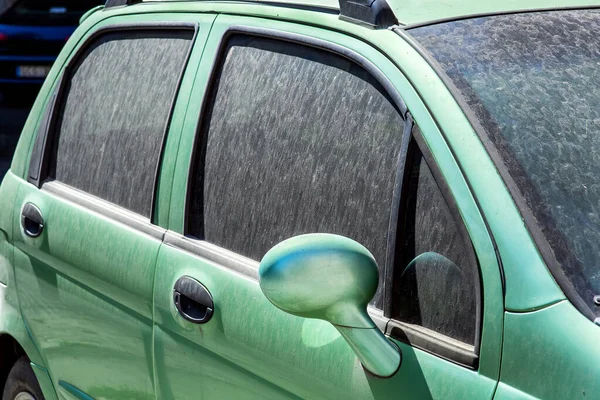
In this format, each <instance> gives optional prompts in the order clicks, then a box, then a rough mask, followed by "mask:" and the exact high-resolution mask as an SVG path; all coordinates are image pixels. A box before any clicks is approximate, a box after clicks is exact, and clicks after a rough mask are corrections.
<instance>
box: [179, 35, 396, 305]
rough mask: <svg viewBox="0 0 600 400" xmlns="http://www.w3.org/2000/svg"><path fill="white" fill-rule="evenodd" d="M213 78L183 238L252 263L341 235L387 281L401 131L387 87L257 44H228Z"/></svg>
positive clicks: (285, 48) (303, 52)
mask: <svg viewBox="0 0 600 400" xmlns="http://www.w3.org/2000/svg"><path fill="white" fill-rule="evenodd" d="M218 71H219V72H218V74H217V77H216V81H215V82H214V84H213V87H212V89H211V90H212V91H211V93H210V100H209V102H208V104H209V106H208V108H207V109H206V110H205V113H204V123H203V125H202V129H201V132H200V134H201V137H200V139H199V140H198V143H197V146H198V148H197V149H196V158H195V161H194V164H193V167H192V168H193V173H192V183H191V198H190V199H189V207H188V212H189V218H188V227H187V230H188V233H190V234H192V235H194V236H196V237H198V238H201V239H205V240H206V241H209V242H211V243H215V244H217V245H219V246H222V247H224V248H227V249H229V250H232V251H235V252H237V253H239V254H242V255H244V256H247V257H249V258H252V259H254V260H260V259H261V258H262V256H263V255H264V254H265V253H266V252H267V251H268V250H269V249H270V248H271V247H272V246H274V245H275V244H277V243H278V242H280V241H282V240H284V239H287V238H289V237H292V236H295V235H299V234H304V233H312V232H326V233H335V234H340V235H344V236H347V237H350V238H352V239H354V240H356V241H358V242H359V243H361V244H363V245H364V246H365V247H367V248H368V249H369V250H370V251H371V252H372V253H373V255H374V256H375V258H376V260H377V262H378V264H379V266H380V272H381V273H380V278H383V275H384V274H383V272H382V271H383V267H384V266H385V263H386V256H387V245H388V243H387V242H388V232H389V224H390V217H391V214H390V212H391V209H392V203H393V196H394V186H395V182H396V179H397V172H398V164H399V152H400V146H401V141H402V134H403V126H404V122H403V119H402V116H401V114H400V113H399V111H398V110H397V108H396V107H395V105H394V103H393V102H392V101H391V99H390V98H389V97H388V95H387V94H386V92H385V91H384V89H383V87H382V86H381V85H380V84H379V83H378V81H377V80H375V79H374V78H373V77H372V76H371V75H370V74H369V73H368V72H367V71H366V70H365V69H363V68H362V67H360V66H359V65H357V64H355V63H354V62H352V61H350V60H348V59H346V58H342V57H340V56H338V55H335V54H332V53H329V52H326V51H322V50H319V49H315V48H312V47H306V46H302V45H299V44H293V43H283V42H279V41H275V40H272V39H266V38H258V37H246V36H232V37H231V38H230V39H229V41H228V43H227V46H226V48H225V50H224V53H223V57H222V59H221V65H220V67H219V69H218ZM379 287H380V290H381V288H382V287H383V285H382V284H381V282H380V285H379ZM377 298H378V295H376V299H377Z"/></svg>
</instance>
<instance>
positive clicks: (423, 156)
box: [154, 15, 503, 399]
mask: <svg viewBox="0 0 600 400" xmlns="http://www.w3.org/2000/svg"><path fill="white" fill-rule="evenodd" d="M339 25H340V27H339V28H340V29H343V28H344V27H345V29H348V30H356V29H357V27H356V26H355V25H352V24H345V23H339ZM377 34H378V35H380V36H379V37H380V39H381V40H401V39H400V38H399V37H397V36H396V35H394V34H393V33H392V32H378V33H377ZM373 35H375V34H373ZM195 87H196V90H194V93H193V95H192V97H191V98H190V102H189V109H188V113H187V117H188V118H187V119H186V123H185V125H184V132H183V134H182V141H181V146H180V151H179V157H178V160H177V166H176V171H175V179H174V182H173V195H172V204H171V205H172V207H171V213H170V215H169V229H168V231H167V233H166V234H165V243H164V245H163V246H162V247H161V249H160V253H159V258H158V262H157V263H158V264H157V276H156V281H155V282H156V285H155V326H154V338H155V360H156V371H157V383H158V387H159V391H158V397H159V398H161V399H172V398H298V397H300V398H340V397H344V398H346V397H347V398H415V399H423V398H432V399H452V398H477V399H485V398H488V399H490V398H492V396H493V393H494V390H495V387H496V384H497V380H498V374H499V365H500V357H499V354H500V347H501V331H502V322H501V321H502V312H503V307H502V291H501V280H500V274H499V268H498V264H497V260H496V256H495V252H494V249H493V246H492V243H491V240H490V237H489V235H488V233H487V230H486V228H485V224H484V223H483V219H482V217H481V215H480V214H479V211H478V209H477V207H476V204H475V202H474V199H473V198H472V196H471V195H470V192H469V189H468V187H467V185H466V183H465V181H464V179H463V177H462V175H461V173H460V169H459V168H458V166H457V165H456V162H455V161H454V159H453V157H452V154H451V152H450V151H449V149H448V147H447V146H446V145H445V142H444V140H443V138H442V136H441V134H440V132H439V130H438V129H437V127H436V126H435V124H434V123H433V120H432V118H431V117H430V116H429V114H428V113H427V110H426V108H425V107H424V105H423V104H422V103H421V102H420V100H419V98H418V96H416V93H415V92H414V90H413V89H412V88H411V87H410V85H409V84H408V82H407V80H406V78H404V76H403V75H402V74H401V73H400V72H399V70H398V69H397V67H396V66H394V65H393V64H392V63H391V62H390V61H389V59H388V58H386V57H385V56H384V55H382V54H381V53H379V52H378V51H376V50H375V49H374V48H373V47H371V46H369V45H368V44H366V43H365V42H363V41H359V40H357V39H354V38H352V37H350V36H347V35H344V34H342V33H333V32H331V31H327V30H321V29H317V28H314V27H309V26H302V25H295V24H291V23H284V22H276V21H272V20H268V21H267V20H261V19H258V18H245V17H233V16H224V15H220V16H218V17H217V19H216V20H215V23H214V24H213V28H212V30H211V34H210V37H209V39H208V41H207V44H206V48H205V52H204V55H203V60H202V62H201V66H200V68H199V74H198V76H197V79H196V86H195ZM415 121H416V122H417V123H415ZM434 149H435V152H434V151H433V150H434ZM310 232H326V233H336V234H340V235H344V236H347V237H350V238H352V239H354V240H356V241H358V242H360V243H362V244H363V245H365V246H366V247H367V248H368V249H369V250H370V251H371V253H372V254H373V255H374V257H375V259H376V260H377V262H378V264H379V277H380V278H379V280H380V281H379V289H378V290H377V293H376V295H375V297H374V299H373V301H372V302H371V304H370V307H369V313H370V315H371V317H372V319H373V320H374V321H375V322H376V323H377V325H378V326H379V328H380V329H381V330H382V331H383V332H384V333H386V334H387V335H388V337H389V338H390V339H391V340H392V341H393V342H394V343H396V344H397V345H398V347H399V348H400V350H401V352H402V363H401V366H400V368H399V370H398V371H397V373H396V374H395V375H393V376H392V377H390V378H386V379H383V378H379V377H376V376H373V375H371V374H369V373H368V372H366V371H365V370H364V369H363V368H362V366H361V364H360V362H359V361H358V358H357V357H356V355H355V354H354V352H353V351H352V349H351V348H350V346H348V344H347V343H346V341H344V339H343V338H342V337H341V336H340V335H339V333H338V331H337V330H336V329H335V328H334V327H333V326H332V325H330V324H328V323H327V322H324V321H321V320H313V319H304V318H299V317H295V316H291V315H289V314H286V313H284V312H283V311H281V310H279V309H277V308H276V307H275V306H273V305H272V304H271V303H270V302H269V301H268V300H267V299H266V298H265V296H264V295H263V294H262V292H261V289H260V287H259V284H258V261H260V258H261V257H262V255H263V254H264V253H265V252H266V251H267V250H268V249H269V248H270V247H272V246H274V245H275V244H277V243H278V242H279V241H281V240H283V239H286V238H289V237H291V236H295V235H299V234H303V233H310ZM432 252H435V253H438V254H441V255H443V256H444V257H445V258H446V259H448V260H450V263H449V264H445V265H451V267H450V268H443V267H441V266H440V265H431V264H427V263H426V262H420V261H419V260H422V259H418V257H419V256H420V255H422V254H424V253H432ZM417 259H418V260H417ZM415 260H417V261H415ZM482 288H483V290H482ZM176 304H177V305H176Z"/></svg>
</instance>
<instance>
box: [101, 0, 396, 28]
mask: <svg viewBox="0 0 600 400" xmlns="http://www.w3.org/2000/svg"><path fill="white" fill-rule="evenodd" d="M338 1H339V4H340V18H341V19H344V20H347V21H350V22H355V23H358V24H361V25H366V26H369V27H371V28H374V29H385V28H388V27H390V26H392V25H396V24H398V19H397V18H396V15H394V12H393V11H392V9H391V8H390V6H389V4H388V3H387V1H386V0H338ZM141 2H142V0H107V1H106V4H105V5H104V8H105V9H106V8H112V7H125V6H130V5H133V4H137V3H141ZM267 3H268V1H267ZM298 4H300V3H298Z"/></svg>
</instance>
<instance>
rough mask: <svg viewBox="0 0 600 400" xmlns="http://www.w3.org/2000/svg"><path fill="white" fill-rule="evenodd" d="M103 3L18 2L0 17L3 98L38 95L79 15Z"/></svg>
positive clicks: (93, 0)
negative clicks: (26, 93) (28, 93)
mask: <svg viewBox="0 0 600 400" xmlns="http://www.w3.org/2000/svg"><path fill="white" fill-rule="evenodd" d="M103 3H104V1H103V0H17V1H16V3H15V4H13V5H12V6H11V7H10V8H9V9H8V10H7V11H6V12H5V13H3V14H2V15H0V92H2V93H4V96H5V97H11V96H13V95H16V94H17V93H23V90H24V89H28V88H30V89H33V90H34V91H35V92H37V90H38V89H39V87H40V85H41V83H42V82H43V81H44V78H45V77H46V75H47V74H48V71H49V70H50V67H51V66H52V63H53V62H54V60H55V59H56V56H57V55H58V53H59V52H60V50H61V48H62V47H63V45H64V44H65V42H66V41H67V39H68V38H69V36H70V35H71V34H72V33H73V31H74V30H75V28H76V27H77V25H78V23H79V19H80V18H81V16H82V15H83V14H84V13H85V12H86V11H88V10H89V9H91V8H93V7H95V6H97V5H100V4H103ZM15 89H16V90H18V92H16V91H15Z"/></svg>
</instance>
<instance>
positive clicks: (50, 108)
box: [27, 22, 199, 221]
mask: <svg viewBox="0 0 600 400" xmlns="http://www.w3.org/2000/svg"><path fill="white" fill-rule="evenodd" d="M180 30H190V31H193V34H192V37H191V39H190V43H189V47H188V49H187V53H186V55H185V57H184V62H183V65H182V67H181V71H180V73H179V76H178V77H177V87H176V89H175V93H174V95H173V98H172V99H171V103H170V105H169V113H168V115H167V121H166V125H165V131H164V133H163V137H162V141H161V148H160V152H159V155H158V162H157V163H156V168H155V172H154V184H153V187H152V200H151V205H150V215H149V217H146V216H143V217H144V218H148V219H149V220H150V221H153V220H154V214H155V207H156V199H157V193H156V191H157V188H158V181H159V179H160V169H161V166H162V160H163V158H164V151H165V144H166V141H167V136H168V133H169V128H170V126H171V120H172V117H173V111H174V109H175V104H176V102H177V98H178V95H179V91H180V89H181V84H182V81H183V76H184V75H185V71H186V70H187V67H188V63H189V60H190V56H191V54H192V51H193V49H194V45H195V43H196V38H197V36H198V31H199V26H198V23H196V22H134V23H120V24H111V25H106V26H103V27H101V28H99V29H97V30H96V31H94V32H93V33H92V34H91V35H89V36H88V37H87V38H86V39H85V41H84V42H83V44H82V45H81V46H79V47H78V48H77V50H76V52H75V54H74V55H73V56H72V57H71V58H70V59H69V61H67V63H66V64H65V66H64V68H63V71H62V73H61V74H60V76H59V78H58V79H57V83H56V84H55V88H54V90H53V91H52V94H51V95H50V99H49V100H48V101H47V103H46V110H45V111H44V113H43V114H42V119H41V122H40V124H39V126H38V130H37V133H36V137H35V139H34V144H33V148H32V151H31V154H30V159H29V170H28V172H27V181H28V182H29V183H31V184H33V185H34V186H35V187H37V188H38V189H40V188H41V187H42V186H43V185H44V184H45V183H47V182H49V181H53V180H54V178H52V177H50V162H51V159H52V151H53V147H54V142H55V140H56V138H57V135H58V123H59V122H60V118H61V115H60V110H61V109H62V108H63V106H64V100H65V97H66V92H67V88H68V79H67V77H68V76H70V75H71V73H72V70H73V68H74V66H75V65H76V64H77V62H78V61H79V59H80V58H81V56H82V55H83V54H85V53H86V52H87V50H88V49H89V48H90V46H92V45H93V43H94V42H95V41H96V40H97V39H98V38H99V37H101V36H104V35H106V34H109V33H114V32H130V31H180ZM63 184H64V183H63ZM64 185H65V186H69V185H67V184H64ZM69 187H70V186H69ZM74 189H77V188H74ZM77 190H78V189H77ZM103 200H104V199H103ZM105 201H106V202H108V203H110V204H114V203H112V202H110V201H108V200H105ZM115 205H116V206H118V207H120V206H119V205H117V204H115ZM132 212H133V213H135V214H137V215H141V214H139V213H137V212H135V211H132Z"/></svg>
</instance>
